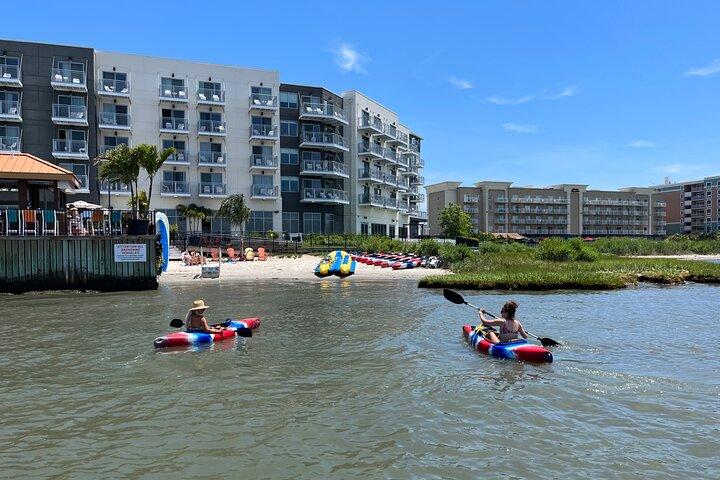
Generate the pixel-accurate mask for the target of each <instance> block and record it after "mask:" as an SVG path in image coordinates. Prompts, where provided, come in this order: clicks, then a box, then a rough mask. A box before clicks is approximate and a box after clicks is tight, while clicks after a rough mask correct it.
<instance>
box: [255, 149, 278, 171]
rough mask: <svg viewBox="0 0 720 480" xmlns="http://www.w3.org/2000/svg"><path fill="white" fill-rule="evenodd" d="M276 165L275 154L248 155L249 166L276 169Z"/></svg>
mask: <svg viewBox="0 0 720 480" xmlns="http://www.w3.org/2000/svg"><path fill="white" fill-rule="evenodd" d="M277 167H278V157H277V155H263V154H261V153H256V154H254V155H250V168H257V169H260V170H263V169H266V170H271V169H273V170H274V169H277Z"/></svg>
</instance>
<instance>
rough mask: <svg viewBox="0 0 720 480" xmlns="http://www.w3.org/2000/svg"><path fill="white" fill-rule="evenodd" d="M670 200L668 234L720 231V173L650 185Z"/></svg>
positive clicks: (665, 198)
mask: <svg viewBox="0 0 720 480" xmlns="http://www.w3.org/2000/svg"><path fill="white" fill-rule="evenodd" d="M650 188H652V189H653V190H656V191H658V192H661V193H662V195H663V198H664V201H665V202H666V203H667V232H668V233H696V234H697V233H710V232H717V231H718V230H720V176H713V177H705V178H703V179H702V180H691V181H688V182H680V183H666V184H663V185H656V186H653V187H650Z"/></svg>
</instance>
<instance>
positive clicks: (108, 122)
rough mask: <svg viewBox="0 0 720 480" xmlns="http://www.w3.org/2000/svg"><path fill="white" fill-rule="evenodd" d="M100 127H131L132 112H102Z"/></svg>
mask: <svg viewBox="0 0 720 480" xmlns="http://www.w3.org/2000/svg"><path fill="white" fill-rule="evenodd" d="M99 126H100V128H117V129H123V130H124V129H129V128H130V114H128V113H117V112H100V125H99Z"/></svg>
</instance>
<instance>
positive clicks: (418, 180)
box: [410, 175, 425, 185]
mask: <svg viewBox="0 0 720 480" xmlns="http://www.w3.org/2000/svg"><path fill="white" fill-rule="evenodd" d="M410 185H425V177H423V176H421V175H415V176H414V177H410Z"/></svg>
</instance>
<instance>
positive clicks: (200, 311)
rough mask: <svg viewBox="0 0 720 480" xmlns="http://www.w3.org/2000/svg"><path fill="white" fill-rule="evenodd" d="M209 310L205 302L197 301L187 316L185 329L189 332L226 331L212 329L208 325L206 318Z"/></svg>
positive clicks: (216, 328) (217, 328)
mask: <svg viewBox="0 0 720 480" xmlns="http://www.w3.org/2000/svg"><path fill="white" fill-rule="evenodd" d="M207 308H208V306H207V305H205V302H204V301H203V300H195V301H194V302H193V306H192V308H191V309H190V310H188V313H187V315H186V316H185V327H186V328H187V331H188V332H195V333H198V332H199V333H221V332H222V331H223V330H225V327H220V326H218V327H211V326H210V325H208V323H207V319H206V318H205V309H207Z"/></svg>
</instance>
